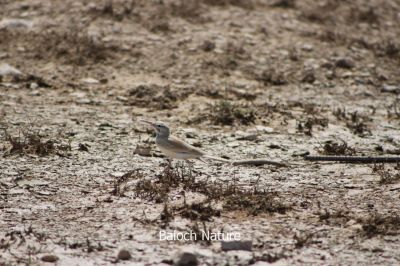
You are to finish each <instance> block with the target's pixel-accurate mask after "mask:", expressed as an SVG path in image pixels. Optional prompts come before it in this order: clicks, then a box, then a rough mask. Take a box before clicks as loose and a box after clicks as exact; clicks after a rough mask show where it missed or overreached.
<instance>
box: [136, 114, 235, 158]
mask: <svg viewBox="0 0 400 266" xmlns="http://www.w3.org/2000/svg"><path fill="white" fill-rule="evenodd" d="M141 121H142V122H144V123H147V124H149V125H151V126H152V127H153V128H154V130H155V131H156V140H155V143H156V145H157V146H158V148H159V149H160V150H161V151H162V152H163V153H164V154H165V155H166V156H167V157H168V158H170V159H181V160H186V161H188V160H189V159H199V160H201V159H202V158H207V159H212V160H216V161H221V162H226V163H229V160H226V159H223V158H219V157H216V156H212V155H209V154H207V153H206V152H205V151H202V150H200V149H198V148H196V147H194V146H192V145H190V144H188V143H186V142H185V141H183V140H181V139H179V138H177V137H175V136H173V135H171V130H170V128H169V127H168V126H167V125H166V124H165V123H163V122H161V121H156V122H150V121H147V120H141Z"/></svg>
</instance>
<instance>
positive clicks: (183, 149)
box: [159, 136, 205, 156]
mask: <svg viewBox="0 0 400 266" xmlns="http://www.w3.org/2000/svg"><path fill="white" fill-rule="evenodd" d="M159 144H160V145H161V146H163V147H164V148H167V149H169V150H171V151H174V152H177V153H191V154H193V155H198V156H202V155H204V154H205V152H204V151H202V150H200V149H198V148H196V147H194V146H192V145H190V144H188V143H186V142H184V141H182V140H180V139H178V138H177V137H174V136H169V137H168V140H166V141H164V142H163V143H159Z"/></svg>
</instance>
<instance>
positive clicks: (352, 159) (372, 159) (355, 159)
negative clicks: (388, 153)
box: [304, 156, 400, 163]
mask: <svg viewBox="0 0 400 266" xmlns="http://www.w3.org/2000/svg"><path fill="white" fill-rule="evenodd" d="M304 159H305V160H307V161H329V162H343V163H399V162H400V157H384V156H365V157H364V156H305V157H304Z"/></svg>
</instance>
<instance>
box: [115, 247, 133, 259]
mask: <svg viewBox="0 0 400 266" xmlns="http://www.w3.org/2000/svg"><path fill="white" fill-rule="evenodd" d="M131 258H132V256H131V253H130V252H129V251H128V250H126V249H121V250H120V251H119V252H118V259H119V260H129V259H131Z"/></svg>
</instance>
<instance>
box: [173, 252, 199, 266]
mask: <svg viewBox="0 0 400 266" xmlns="http://www.w3.org/2000/svg"><path fill="white" fill-rule="evenodd" d="M198 264H199V261H198V260H197V257H196V256H195V255H194V254H193V253H189V252H184V253H182V255H180V257H179V260H178V261H177V262H176V264H175V265H177V266H197V265H198Z"/></svg>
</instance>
